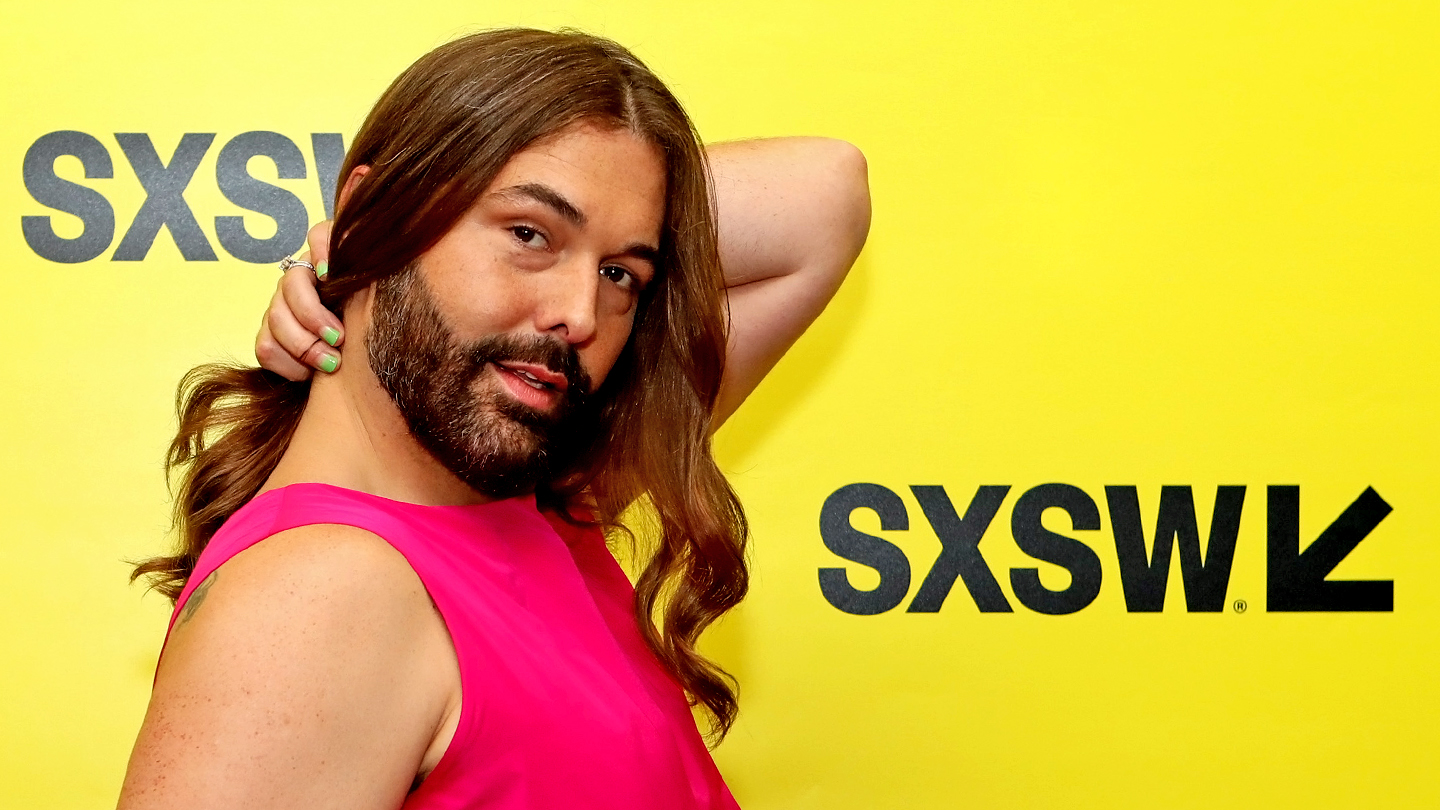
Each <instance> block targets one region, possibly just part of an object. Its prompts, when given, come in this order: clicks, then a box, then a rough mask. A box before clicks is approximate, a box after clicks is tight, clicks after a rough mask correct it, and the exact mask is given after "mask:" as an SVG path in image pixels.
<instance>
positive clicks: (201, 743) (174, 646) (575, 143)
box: [120, 126, 665, 810]
mask: <svg viewBox="0 0 1440 810" xmlns="http://www.w3.org/2000/svg"><path fill="white" fill-rule="evenodd" d="M663 169H664V167H663V164H662V162H661V158H660V156H659V154H658V152H657V151H656V150H655V149H654V147H652V146H650V145H649V144H646V143H644V142H642V141H639V140H638V139H636V138H635V137H634V136H633V135H631V134H630V133H628V132H625V131H617V130H601V129H596V128H594V127H592V126H579V127H574V128H571V129H570V130H566V131H564V132H562V133H561V134H560V135H559V136H557V137H553V138H551V139H549V140H546V141H544V142H541V143H539V144H536V145H534V146H533V147H532V148H530V149H527V150H524V151H522V152H520V153H518V154H517V155H516V156H514V158H512V159H511V161H510V162H509V163H507V164H506V166H505V167H504V168H503V169H502V170H501V172H500V174H499V176H498V177H497V179H496V181H495V182H494V183H493V184H492V186H491V190H494V191H503V190H505V189H508V188H511V187H513V186H520V185H527V184H529V185H543V186H544V187H546V188H549V189H553V190H554V191H555V192H556V193H558V194H559V195H562V196H563V198H564V199H565V200H566V201H568V203H569V204H571V205H573V206H574V207H575V208H576V209H578V210H579V211H581V212H583V214H584V222H583V225H582V224H577V223H576V222H574V221H572V220H573V218H571V219H567V218H566V217H564V216H562V215H561V214H560V213H557V211H556V210H555V209H554V207H553V206H549V205H546V204H544V203H543V202H541V201H537V200H536V199H534V198H533V197H531V198H527V197H525V196H523V195H519V196H517V195H515V194H491V193H489V190H487V193H486V194H485V195H482V199H481V200H480V201H479V202H478V203H477V204H476V205H475V206H474V207H473V209H472V210H471V211H469V212H468V213H467V214H466V215H465V216H464V217H463V218H462V219H461V221H460V222H459V223H458V224H457V225H456V226H455V227H454V228H453V229H452V230H451V231H450V232H449V233H447V234H446V236H444V237H442V238H441V240H440V241H439V242H438V243H437V244H436V245H435V246H434V247H433V248H432V249H431V250H429V251H427V252H426V254H425V255H424V256H422V257H421V272H422V273H423V274H424V277H425V281H426V283H427V284H428V285H429V286H430V288H431V290H432V291H433V292H434V295H435V298H436V300H437V301H439V302H440V307H441V311H442V314H443V316H444V318H445V320H446V322H447V324H448V325H449V326H450V327H451V328H452V329H453V330H454V333H455V335H456V337H457V338H459V339H462V340H473V339H475V338H477V337H480V336H483V335H487V334H496V333H511V334H520V335H541V336H545V337H546V338H547V339H553V340H560V341H564V342H565V343H567V344H569V345H570V346H572V347H573V348H574V349H575V351H576V353H577V354H578V356H579V358H580V362H581V364H582V365H583V366H584V368H585V370H586V372H587V373H588V374H589V375H590V378H591V382H592V386H598V385H599V384H600V382H601V381H603V379H604V378H605V376H606V374H608V373H609V371H610V369H611V367H613V365H614V363H615V361H616V359H617V358H618V357H619V355H620V353H621V351H622V350H623V349H624V347H625V344H626V342H627V341H628V339H629V336H630V331H631V328H632V326H633V321H634V314H635V305H636V302H637V300H638V293H639V290H640V289H641V288H642V287H643V285H644V284H645V283H648V282H650V281H651V280H652V279H653V277H654V275H655V268H654V267H652V266H651V265H650V263H649V261H648V260H647V259H644V258H641V257H639V256H637V255H635V254H634V253H633V251H630V250H629V248H630V247H631V246H634V245H637V244H641V245H647V246H650V247H654V246H657V245H658V243H659V238H660V227H661V221H662V219H663V213H664V199H665V181H664V171H663ZM342 204H343V203H342ZM642 253H643V251H642ZM357 299H359V304H360V308H359V309H358V310H356V309H355V308H354V307H353V306H352V308H351V309H347V312H346V317H347V327H350V326H351V321H350V318H351V316H352V315H354V316H356V320H355V321H354V326H355V328H354V329H352V330H351V333H352V335H356V336H359V335H363V334H364V330H365V328H366V322H367V320H368V312H365V311H364V307H365V306H368V302H369V301H371V300H373V299H372V298H369V297H367V296H365V295H363V294H362V295H358V296H357ZM366 372H368V366H367V365H366V363H365V362H363V359H361V361H360V362H356V361H355V360H352V361H351V362H349V363H347V364H344V365H342V366H341V367H340V368H339V370H338V371H337V372H336V373H335V374H334V375H329V376H327V377H326V378H325V379H322V380H317V381H316V382H315V384H314V385H313V386H312V388H311V393H310V400H309V402H308V403H307V409H306V413H305V416H304V417H303V418H302V420H301V424H300V426H299V427H298V428H297V430H296V433H295V435H294V437H293V438H292V441H291V445H290V447H289V449H288V450H287V452H286V455H285V457H284V458H283V459H282V461H281V464H280V465H279V466H278V467H277V469H276V471H275V474H274V475H273V476H272V478H271V479H270V481H268V482H267V483H266V487H267V488H273V487H276V486H283V485H285V484H287V483H292V482H294V481H320V482H325V483H331V484H335V485H337V486H345V487H349V488H352V489H358V490H361V491H367V492H371V493H372V494H379V495H382V496H385V497H392V498H396V499H400V500H410V501H411V502H417V503H427V502H431V503H433V502H442V503H443V502H451V503H454V502H466V501H467V500H473V499H474V498H475V493H474V492H472V491H469V490H468V489H467V488H465V487H464V486H463V484H461V483H460V482H459V480H458V479H455V478H454V477H453V476H452V475H450V473H449V472H448V471H447V470H445V469H443V468H438V469H437V468H436V462H435V461H434V459H433V458H432V457H430V456H429V455H428V454H426V453H424V452H417V451H416V449H415V447H414V445H415V442H414V438H413V436H410V435H409V433H408V430H406V429H405V428H404V425H403V422H402V421H401V420H400V417H399V416H398V413H397V412H396V411H395V408H394V403H393V401H392V400H390V399H389V397H388V395H387V394H385V393H384V392H383V390H381V389H380V388H379V386H378V384H377V383H376V381H375V379H374V377H373V375H371V376H370V377H369V378H368V379H367V378H366V377H365V376H364V375H365V373H366ZM502 384H503V383H501V382H499V381H498V380H497V379H495V377H494V375H493V374H491V375H487V376H486V377H484V378H482V380H481V381H480V382H477V385H489V386H492V387H495V386H499V385H502ZM222 569H223V570H224V572H225V576H224V577H219V576H217V575H211V576H209V577H207V578H206V580H205V581H204V582H203V583H202V584H201V585H200V586H199V587H197V588H196V590H195V591H194V592H193V593H192V595H191V597H190V599H189V601H187V603H186V606H185V607H184V608H183V609H182V613H181V616H180V617H179V619H178V620H177V622H176V625H175V628H174V630H173V631H172V633H171V636H170V638H169V640H168V642H167V646H166V649H165V651H164V654H163V656H162V658H161V661H160V664H159V667H158V672H157V677H156V684H155V690H154V693H153V695H152V698H151V703H150V708H149V711H148V713H147V715H146V719H145V723H144V725H143V726H142V729H141V732H140V735H139V738H138V739H137V741H136V745H135V750H134V753H133V754H132V757H131V763H130V768H129V771H128V773H127V775H126V781H125V786H124V788H123V790H122V794H121V798H120V808H121V810H151V809H152V808H154V809H156V810H158V809H159V808H166V809H167V810H168V808H175V807H204V808H207V810H230V809H231V808H233V809H234V810H241V808H244V810H250V809H251V808H266V810H279V809H280V808H295V810H322V808H337V810H338V809H339V808H346V810H366V809H367V808H375V810H380V808H388V809H389V810H393V808H395V807H398V806H399V805H400V804H401V803H402V802H403V800H404V797H405V795H406V794H407V793H408V792H409V791H411V790H412V789H413V788H414V786H415V785H417V784H418V783H419V781H420V780H421V779H423V778H424V776H425V775H426V774H428V773H429V771H430V769H432V768H433V767H434V766H435V764H436V763H437V762H438V761H439V759H440V757H441V755H443V753H444V751H445V749H446V747H447V746H448V744H449V741H450V739H451V737H452V736H453V734H454V731H455V725H456V723H457V722H458V719H459V709H460V681H459V670H458V666H457V664H456V662H455V651H454V647H453V645H452V644H451V643H450V639H449V635H448V633H447V631H446V629H445V625H444V622H443V621H442V620H441V618H440V616H439V614H438V612H437V611H436V609H435V607H434V604H433V603H432V602H431V600H430V598H429V595H428V594H427V593H426V592H425V590H424V587H423V586H422V585H421V583H420V582H419V579H418V578H417V577H416V575H415V573H414V571H413V570H411V569H410V567H409V564H408V563H407V562H406V561H405V559H404V558H403V557H402V556H401V555H400V554H399V552H397V551H395V550H394V549H393V548H392V547H391V546H390V545H389V544H388V543H386V542H385V541H384V540H382V539H381V538H379V537H376V536H375V535H373V534H370V533H368V532H365V531H362V530H359V529H353V528H351V527H344V526H333V525H317V526H307V527H303V528H299V529H294V530H291V531H287V532H282V533H280V534H277V535H275V536H273V537H270V538H268V539H266V540H263V541H261V542H260V543H257V544H256V545H254V546H252V547H251V548H249V549H247V550H246V551H243V552H241V553H239V554H237V555H236V556H235V557H234V558H232V559H230V560H229V561H227V562H226V563H225V564H224V565H223V566H222ZM217 574H218V572H217Z"/></svg>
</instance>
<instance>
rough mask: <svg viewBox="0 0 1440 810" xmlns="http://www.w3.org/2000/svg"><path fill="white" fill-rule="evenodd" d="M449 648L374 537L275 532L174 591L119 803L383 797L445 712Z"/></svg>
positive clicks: (384, 804) (407, 775)
mask: <svg viewBox="0 0 1440 810" xmlns="http://www.w3.org/2000/svg"><path fill="white" fill-rule="evenodd" d="M201 589H203V590H201ZM453 656H454V653H453V649H452V648H451V647H450V646H449V637H448V636H447V635H446V634H445V631H444V624H443V622H441V621H440V619H439V617H438V616H437V615H435V614H434V611H433V609H432V608H431V606H430V602H429V598H428V596H426V594H425V591H424V588H423V586H421V584H420V581H419V579H418V578H417V577H416V576H415V575H414V572H413V571H412V570H411V569H410V568H409V566H408V564H407V563H406V562H405V560H404V558H403V557H401V556H400V554H399V553H398V552H396V551H395V550H394V549H393V548H391V547H390V546H389V545H388V544H386V543H385V541H383V540H381V539H379V538H377V537H375V536H374V535H371V534H369V533H367V532H363V531H361V530H358V529H351V528H348V527H339V526H313V527H306V528H304V529H296V530H293V531H290V532H285V533H282V534H279V535H276V536H275V537H272V538H270V539H268V540H266V541H264V542H262V543H260V544H259V545H257V546H255V547H253V548H251V549H249V550H247V551H244V552H242V553H240V554H239V555H237V556H236V557H235V558H234V559H232V560H230V561H229V562H227V563H226V564H225V565H223V566H222V567H221V568H220V570H219V571H217V572H216V573H215V574H214V575H213V578H209V579H207V580H206V582H205V583H202V585H201V586H200V587H199V588H197V589H196V591H195V593H194V594H193V595H192V596H191V598H190V601H189V602H187V603H186V606H185V608H184V610H183V611H182V613H181V616H180V618H179V619H177V621H176V625H175V629H174V631H173V632H172V633H171V637H170V640H169V643H168V646H167V647H166V650H165V654H164V658H163V659H162V661H161V664H160V668H159V672H158V675H157V678H156V683H155V690H154V693H153V695H152V696H151V700H150V708H149V710H148V711H147V713H146V716H145V722H144V725H143V726H142V728H141V731H140V736H139V739H138V740H137V741H136V743H135V750H134V752H133V753H132V755H131V759H130V767H129V770H128V772H127V774H126V777H125V785H124V788H123V789H122V792H121V795H120V809H121V810H151V809H152V808H156V809H158V808H167V810H168V808H175V807H204V808H211V809H212V810H229V809H230V808H234V810H241V809H242V808H244V810H280V809H281V808H287V809H288V808H295V809H296V810H322V809H326V810H328V808H336V809H337V810H338V809H339V808H346V810H368V809H370V808H374V809H375V810H380V809H381V808H384V809H385V810H393V808H397V807H399V806H400V804H401V802H402V801H403V800H404V798H405V795H406V793H407V791H408V790H409V789H410V786H411V785H412V783H413V782H414V779H415V777H416V775H417V773H418V772H422V771H424V770H425V768H426V767H427V765H426V763H427V762H429V763H430V767H433V761H434V760H436V759H438V752H437V751H435V750H434V749H436V748H437V739H438V738H439V737H440V736H441V729H446V730H447V731H448V729H449V728H450V726H449V724H448V719H449V718H450V717H451V716H456V713H457V712H458V703H454V701H456V700H458V694H459V693H458V670H454V671H453V672H452V671H451V669H452V668H453V660H454V659H453ZM452 676H453V678H454V680H453V682H452V680H451V678H452ZM452 689H453V692H452ZM452 704H453V705H452ZM447 743H448V736H445V737H444V739H439V743H438V747H439V749H440V750H443V745H444V744H447Z"/></svg>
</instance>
